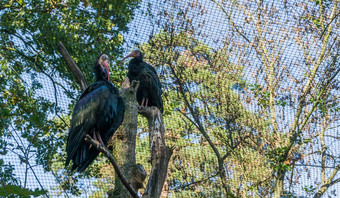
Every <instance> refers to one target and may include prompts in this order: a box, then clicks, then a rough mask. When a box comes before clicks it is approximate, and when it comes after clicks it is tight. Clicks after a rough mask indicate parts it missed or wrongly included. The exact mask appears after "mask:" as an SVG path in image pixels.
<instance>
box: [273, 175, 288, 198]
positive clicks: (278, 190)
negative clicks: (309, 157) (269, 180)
mask: <svg viewBox="0 0 340 198" xmlns="http://www.w3.org/2000/svg"><path fill="white" fill-rule="evenodd" d="M284 177H285V171H284V170H281V169H280V170H278V171H277V176H276V180H275V188H274V196H273V197H274V198H280V197H281V194H282V192H283V180H284Z"/></svg>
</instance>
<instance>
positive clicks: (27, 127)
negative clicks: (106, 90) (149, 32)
mask: <svg viewBox="0 0 340 198" xmlns="http://www.w3.org/2000/svg"><path fill="white" fill-rule="evenodd" d="M139 2H140V0H124V1H118V0H107V1H96V0H80V1H79V0H78V1H67V2H65V1H60V0H51V1H43V0H20V1H11V0H3V1H1V2H0V10H1V14H0V68H1V70H0V107H1V108H0V115H1V117H0V154H6V153H7V152H8V150H13V151H16V153H18V155H20V156H21V157H20V158H21V159H22V161H23V162H24V161H26V160H28V159H31V160H32V159H36V162H37V163H38V164H39V165H42V166H43V168H44V170H45V171H52V172H53V173H54V174H55V175H56V177H57V178H58V180H60V182H61V183H60V184H61V187H62V188H63V189H65V190H69V192H71V193H72V194H75V195H79V189H78V188H77V187H76V186H75V184H76V183H77V181H78V178H75V177H73V176H72V174H71V173H69V171H63V167H64V152H63V151H64V147H65V144H66V137H67V136H66V133H67V130H68V127H69V126H68V123H69V119H70V113H72V112H70V111H67V110H65V109H61V108H60V96H61V92H60V90H63V91H64V93H65V94H64V96H67V97H68V98H63V99H64V101H63V102H65V103H66V104H70V105H69V110H70V109H73V105H74V102H75V99H76V98H77V97H78V95H79V93H80V90H79V86H78V84H77V83H76V81H75V78H74V76H73V75H72V74H71V72H70V70H69V69H68V67H67V66H66V64H65V61H64V60H63V59H62V58H61V56H60V55H58V54H59V53H58V51H57V45H58V44H59V42H62V43H63V44H64V46H65V47H66V48H67V50H68V51H69V53H70V54H71V55H72V56H73V58H74V60H75V62H76V64H77V65H78V66H79V68H80V69H81V70H82V72H83V73H84V74H85V76H86V78H87V80H88V81H89V82H93V79H94V78H93V64H94V61H95V59H96V58H97V56H98V55H99V54H100V53H107V54H108V55H109V56H110V57H111V60H112V61H111V62H112V63H114V61H116V60H117V58H119V56H120V53H121V52H122V46H121V45H122V44H123V41H124V38H123V36H122V33H123V32H127V31H128V28H127V24H128V23H129V22H130V21H131V20H132V18H133V12H134V10H135V9H136V8H137V7H138V3H139ZM111 65H114V64H111ZM115 70H119V72H112V73H111V79H112V81H113V82H114V83H115V84H117V85H119V84H120V82H121V81H122V79H123V78H124V77H125V73H126V71H124V69H123V67H122V66H121V65H118V64H117V65H116V66H115V68H114V67H113V66H111V71H115ZM65 85H66V86H65ZM46 93H47V94H46ZM57 99H58V100H59V101H58V100H57ZM70 99H71V100H72V101H71V102H68V101H69V100H70ZM14 138H19V139H20V140H22V141H23V142H24V143H25V144H21V143H19V142H17V143H12V144H10V142H14ZM26 143H27V144H26ZM26 153H27V154H26ZM60 153H62V154H61V155H60ZM32 155H35V156H36V157H34V158H32ZM28 161H29V160H28ZM98 168H100V167H94V169H98ZM5 171H6V172H9V170H7V169H5ZM57 173H58V174H57ZM97 173H98V171H88V172H86V173H85V174H83V175H91V176H93V177H97V176H98V174H97ZM59 174H61V175H59ZM8 181H9V180H8ZM6 184H7V182H6ZM27 192H28V191H27ZM32 195H33V194H32Z"/></svg>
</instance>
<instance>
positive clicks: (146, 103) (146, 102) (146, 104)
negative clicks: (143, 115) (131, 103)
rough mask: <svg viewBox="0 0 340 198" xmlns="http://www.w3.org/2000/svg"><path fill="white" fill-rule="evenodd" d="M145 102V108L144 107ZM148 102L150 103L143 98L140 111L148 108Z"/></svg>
mask: <svg viewBox="0 0 340 198" xmlns="http://www.w3.org/2000/svg"><path fill="white" fill-rule="evenodd" d="M144 102H145V106H144ZM148 102H149V99H145V98H143V99H142V102H141V104H140V105H139V107H138V109H139V110H143V109H145V108H146V107H147V106H148Z"/></svg>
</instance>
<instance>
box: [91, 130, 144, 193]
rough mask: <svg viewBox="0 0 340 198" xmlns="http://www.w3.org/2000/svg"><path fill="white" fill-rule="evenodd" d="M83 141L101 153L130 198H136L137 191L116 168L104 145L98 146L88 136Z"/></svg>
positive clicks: (96, 142)
mask: <svg viewBox="0 0 340 198" xmlns="http://www.w3.org/2000/svg"><path fill="white" fill-rule="evenodd" d="M85 141H86V142H87V143H89V144H91V145H92V146H93V147H94V148H96V149H97V150H98V151H100V152H102V153H103V154H104V155H105V156H106V157H107V158H108V159H109V160H110V162H111V164H112V165H113V168H114V169H115V172H116V173H117V175H118V177H119V178H120V180H121V181H122V183H123V184H124V186H125V187H126V188H127V190H128V191H129V192H130V194H131V196H132V197H135V198H138V194H137V191H136V190H135V189H134V188H133V187H132V186H131V185H130V184H131V183H130V182H129V181H128V180H127V179H126V177H125V176H124V175H123V173H122V171H121V170H120V168H119V167H118V164H117V162H116V160H115V158H114V157H113V156H112V155H111V153H110V151H109V150H108V149H107V148H106V146H105V145H103V144H100V143H99V142H98V141H96V140H93V139H92V138H91V136H90V135H88V134H87V135H86V137H85Z"/></svg>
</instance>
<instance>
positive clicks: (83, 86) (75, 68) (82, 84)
mask: <svg viewBox="0 0 340 198" xmlns="http://www.w3.org/2000/svg"><path fill="white" fill-rule="evenodd" d="M57 48H58V51H59V53H60V54H61V55H62V56H63V58H64V60H65V61H66V64H67V66H68V67H69V68H70V70H71V71H72V73H73V75H74V77H76V80H77V82H78V83H79V85H80V88H81V91H82V92H84V91H85V89H86V88H87V87H88V83H87V80H86V78H85V76H84V74H83V73H82V72H81V71H80V69H79V67H78V66H77V64H76V63H75V62H74V60H73V58H72V57H71V56H70V54H69V53H68V51H67V49H66V48H65V46H64V45H63V43H62V42H60V43H59V45H58V46H57Z"/></svg>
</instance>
